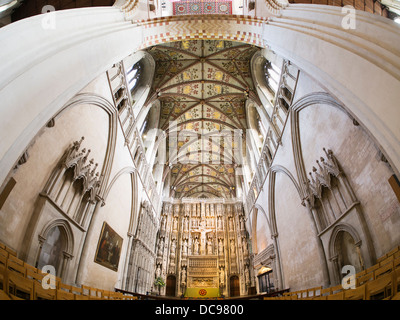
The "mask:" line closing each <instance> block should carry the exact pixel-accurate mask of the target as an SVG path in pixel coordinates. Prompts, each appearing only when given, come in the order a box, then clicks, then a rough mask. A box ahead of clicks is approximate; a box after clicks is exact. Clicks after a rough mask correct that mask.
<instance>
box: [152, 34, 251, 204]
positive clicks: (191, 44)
mask: <svg viewBox="0 0 400 320" xmlns="http://www.w3.org/2000/svg"><path fill="white" fill-rule="evenodd" d="M257 50H259V48H257V47H255V46H252V45H248V44H243V43H239V42H232V41H223V40H192V41H181V42H172V43H167V44H163V45H157V46H154V47H151V48H149V49H148V51H149V52H150V54H151V55H152V56H153V57H154V60H155V61H156V70H155V74H154V82H153V86H152V88H151V90H152V91H151V93H150V95H149V99H148V101H147V103H152V102H154V101H155V100H157V99H158V100H159V101H160V103H161V109H160V113H161V114H160V129H162V130H163V131H165V132H166V133H167V150H168V152H167V154H168V159H167V166H168V169H167V171H166V172H165V177H167V176H168V175H170V185H171V195H172V196H174V197H176V198H181V197H224V198H231V197H234V196H235V194H236V175H235V173H236V170H237V168H238V167H240V166H241V163H242V150H244V149H243V148H244V146H245V145H244V144H245V136H246V128H247V125H246V111H245V103H246V100H247V99H252V100H253V101H256V102H258V101H259V98H258V96H257V94H256V93H255V92H256V91H255V89H254V84H253V81H252V77H251V73H250V59H251V57H252V56H253V54H254V53H255V52H256V51H257Z"/></svg>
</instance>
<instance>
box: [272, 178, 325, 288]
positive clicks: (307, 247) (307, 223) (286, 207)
mask: <svg viewBox="0 0 400 320" xmlns="http://www.w3.org/2000/svg"><path fill="white" fill-rule="evenodd" d="M275 215H276V224H277V228H278V234H279V236H278V243H279V251H280V259H281V265H282V270H283V279H284V280H283V281H284V285H283V287H284V288H290V290H291V291H294V290H298V289H303V288H310V287H313V286H318V285H321V284H322V283H323V276H322V271H321V265H320V262H319V257H318V251H317V242H316V237H315V234H314V232H313V230H312V228H311V219H310V217H309V213H308V212H307V209H306V208H305V207H303V206H302V205H301V203H300V199H299V194H298V192H297V190H296V188H295V186H294V184H293V183H292V181H291V180H290V179H289V178H288V177H287V176H286V175H285V174H283V173H277V174H276V181H275Z"/></svg>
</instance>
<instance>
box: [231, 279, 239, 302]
mask: <svg viewBox="0 0 400 320" xmlns="http://www.w3.org/2000/svg"><path fill="white" fill-rule="evenodd" d="M229 289H230V290H229V292H230V296H231V297H238V296H240V285H239V277H238V276H232V277H231V278H230V280H229Z"/></svg>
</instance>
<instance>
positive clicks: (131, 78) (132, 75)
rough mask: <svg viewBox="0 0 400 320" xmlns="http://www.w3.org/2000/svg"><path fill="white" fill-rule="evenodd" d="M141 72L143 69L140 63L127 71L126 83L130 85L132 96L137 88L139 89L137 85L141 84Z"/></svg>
mask: <svg viewBox="0 0 400 320" xmlns="http://www.w3.org/2000/svg"><path fill="white" fill-rule="evenodd" d="M141 71H142V68H141V66H140V63H139V62H137V63H135V64H134V65H132V67H130V68H129V69H128V70H127V71H126V82H127V83H128V90H129V92H130V93H131V95H132V94H133V92H134V91H135V88H136V87H137V85H138V83H139V78H140V75H141Z"/></svg>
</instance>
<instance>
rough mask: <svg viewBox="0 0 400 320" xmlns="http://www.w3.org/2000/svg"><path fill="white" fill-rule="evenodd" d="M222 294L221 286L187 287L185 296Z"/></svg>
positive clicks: (217, 295) (199, 297)
mask: <svg viewBox="0 0 400 320" xmlns="http://www.w3.org/2000/svg"><path fill="white" fill-rule="evenodd" d="M220 296H221V294H220V292H219V288H208V287H205V288H186V291H185V294H184V297H185V298H198V299H201V298H205V299H206V298H219V297H220Z"/></svg>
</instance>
